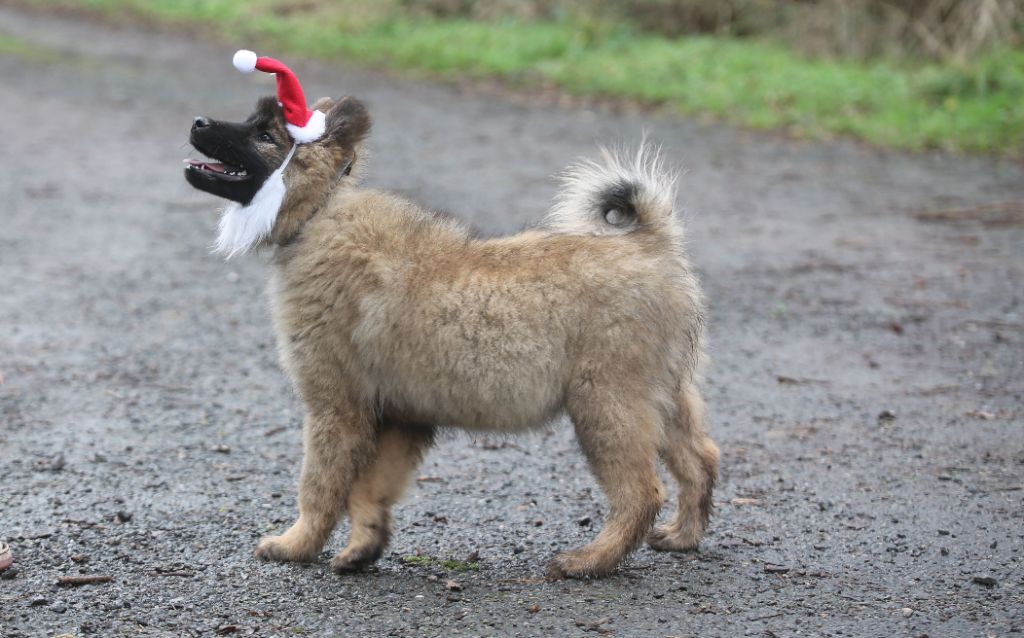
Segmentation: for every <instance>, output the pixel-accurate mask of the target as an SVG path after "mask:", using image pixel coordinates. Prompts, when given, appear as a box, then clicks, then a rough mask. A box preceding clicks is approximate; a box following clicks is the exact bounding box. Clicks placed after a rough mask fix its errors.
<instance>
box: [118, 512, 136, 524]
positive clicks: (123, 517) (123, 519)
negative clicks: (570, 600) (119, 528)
mask: <svg viewBox="0 0 1024 638" xmlns="http://www.w3.org/2000/svg"><path fill="white" fill-rule="evenodd" d="M132 516H133V514H132V513H131V512H128V511H125V510H118V512H117V522H118V523H127V522H128V521H130V520H132Z"/></svg>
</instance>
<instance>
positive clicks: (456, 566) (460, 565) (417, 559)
mask: <svg viewBox="0 0 1024 638" xmlns="http://www.w3.org/2000/svg"><path fill="white" fill-rule="evenodd" d="M402 562H403V563H405V564H406V565H410V566H412V567H430V566H431V565H439V566H441V567H443V568H445V569H447V570H448V571H450V572H468V571H474V572H475V571H477V570H479V569H480V563H477V562H475V561H464V560H455V559H454V558H448V559H444V560H442V559H440V558H434V557H433V556H403V557H402Z"/></svg>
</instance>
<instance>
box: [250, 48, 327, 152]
mask: <svg viewBox="0 0 1024 638" xmlns="http://www.w3.org/2000/svg"><path fill="white" fill-rule="evenodd" d="M231 62H232V63H233V64H234V65H235V68H236V69H238V70H239V71H241V72H242V73H252V72H253V71H254V70H260V71H263V72H264V73H273V74H275V75H276V76H277V99H278V101H279V102H281V106H282V108H284V119H285V126H286V127H287V128H288V133H289V134H291V136H292V139H294V140H295V143H296V144H303V143H305V142H312V141H315V140H317V139H319V138H320V136H321V135H323V134H324V131H325V130H326V128H327V126H326V120H327V117H326V115H324V113H323V112H322V111H311V110H309V107H308V106H306V96H305V95H303V93H302V85H301V84H299V80H298V78H296V77H295V74H294V73H292V71H291V69H289V68H288V67H287V66H285V65H284V63H283V62H281V61H279V60H275V59H274V58H267V57H256V54H255V53H253V52H252V51H247V50H245V49H241V50H239V51H237V52H236V53H235V57H234V58H232V60H231Z"/></svg>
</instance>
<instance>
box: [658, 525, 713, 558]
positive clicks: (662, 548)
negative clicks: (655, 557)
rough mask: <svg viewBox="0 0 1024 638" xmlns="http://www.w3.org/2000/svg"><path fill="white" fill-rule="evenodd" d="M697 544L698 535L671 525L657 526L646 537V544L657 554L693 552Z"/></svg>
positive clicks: (698, 541)
mask: <svg viewBox="0 0 1024 638" xmlns="http://www.w3.org/2000/svg"><path fill="white" fill-rule="evenodd" d="M699 543H700V534H698V533H696V532H695V531H691V532H689V533H687V532H686V531H685V530H680V529H678V528H677V527H675V526H673V525H658V526H656V527H655V528H654V529H653V530H651V533H650V534H648V535H647V544H648V545H650V546H651V549H653V550H656V551H659V552H693V551H696V550H697V545H698V544H699Z"/></svg>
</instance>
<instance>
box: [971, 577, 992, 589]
mask: <svg viewBox="0 0 1024 638" xmlns="http://www.w3.org/2000/svg"><path fill="white" fill-rule="evenodd" d="M971 580H972V581H973V582H974V584H976V585H981V586H982V587H988V588H989V589H991V588H993V587H995V586H996V585H997V584H998V581H996V579H995V578H992V577H991V576H975V577H974V578H973V579H971Z"/></svg>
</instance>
